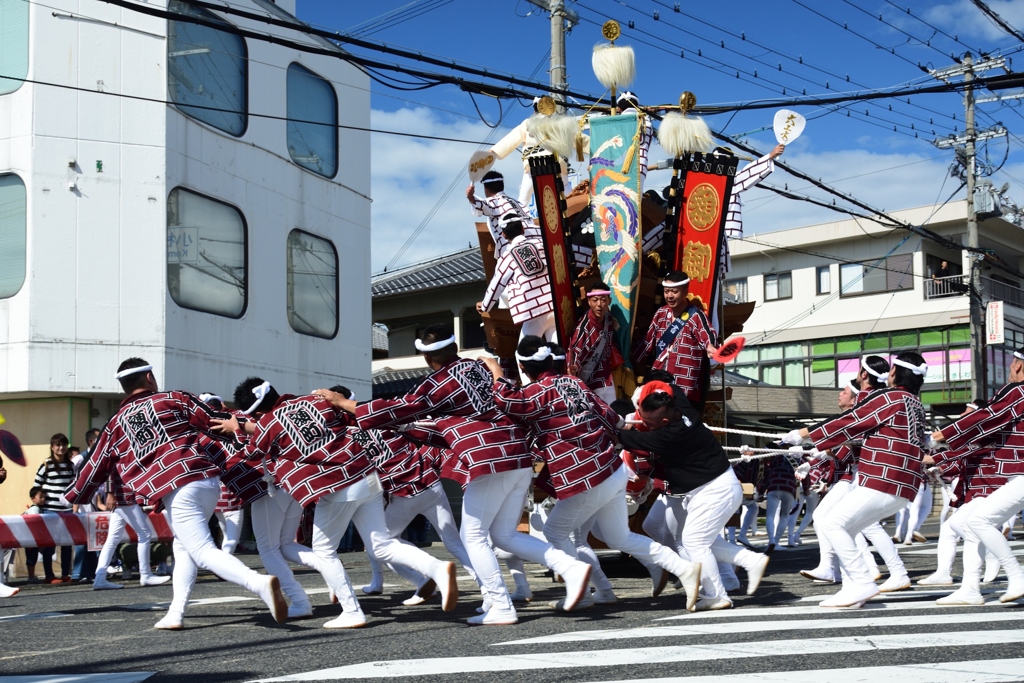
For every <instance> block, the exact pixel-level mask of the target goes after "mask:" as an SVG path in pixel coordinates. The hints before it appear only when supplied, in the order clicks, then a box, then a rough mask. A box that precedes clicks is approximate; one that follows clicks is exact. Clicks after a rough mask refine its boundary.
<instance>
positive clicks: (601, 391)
mask: <svg viewBox="0 0 1024 683" xmlns="http://www.w3.org/2000/svg"><path fill="white" fill-rule="evenodd" d="M594 395H595V396H597V397H598V398H599V399H601V400H602V401H604V402H605V403H607V404H608V405H611V404H612V402H614V401H615V385H614V384H608V385H606V386H603V387H600V388H598V389H594Z"/></svg>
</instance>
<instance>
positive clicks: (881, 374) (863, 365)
mask: <svg viewBox="0 0 1024 683" xmlns="http://www.w3.org/2000/svg"><path fill="white" fill-rule="evenodd" d="M860 366H861V368H863V369H864V372H866V373H868V374H869V375H874V376H875V377H877V378H878V379H885V378H886V377H888V376H889V373H888V372H878V371H877V370H872V369H871V368H869V367H868V358H867V356H865V357H863V358H861V359H860Z"/></svg>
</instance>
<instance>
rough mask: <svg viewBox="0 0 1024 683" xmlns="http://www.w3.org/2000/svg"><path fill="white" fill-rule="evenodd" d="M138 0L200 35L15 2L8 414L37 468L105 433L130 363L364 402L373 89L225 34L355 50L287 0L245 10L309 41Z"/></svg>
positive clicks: (2, 262)
mask: <svg viewBox="0 0 1024 683" xmlns="http://www.w3.org/2000/svg"><path fill="white" fill-rule="evenodd" d="M142 7H145V8H152V9H155V10H157V11H164V10H166V11H170V12H173V13H175V14H178V15H188V16H192V17H196V18H198V19H199V20H200V21H204V22H207V25H203V24H198V23H192V22H188V21H184V20H181V19H174V18H167V17H159V16H148V15H146V14H143V13H140V12H136V11H133V10H129V9H122V8H120V7H118V6H116V5H112V4H108V3H105V2H101V1H99V0H81V1H78V0H75V1H71V0H52V1H51V2H48V3H46V5H45V6H44V5H40V4H36V3H29V2H24V1H23V0H0V76H6V77H12V78H14V79H27V81H26V82H22V81H21V80H10V79H0V414H3V415H4V416H5V417H6V418H7V425H6V426H5V428H6V429H10V430H11V431H14V432H15V433H16V434H18V435H19V436H20V437H21V439H22V441H23V443H25V444H27V445H29V446H30V448H27V449H26V450H27V451H28V452H29V453H30V455H31V456H32V457H34V458H35V457H39V456H40V453H39V452H37V450H38V449H42V451H43V452H45V447H44V446H41V445H40V444H48V443H49V436H50V435H51V434H53V433H54V432H66V433H68V435H69V436H70V437H71V441H72V443H73V444H80V443H81V442H82V438H83V433H84V431H85V429H86V428H87V427H89V426H101V425H102V424H103V422H104V420H105V419H106V418H107V417H108V416H109V415H110V414H111V413H112V411H113V410H114V408H116V405H117V402H118V400H119V399H118V393H119V386H118V384H117V382H116V381H115V380H114V372H115V370H116V368H117V365H118V363H119V362H120V361H121V360H123V359H125V358H127V357H130V356H142V357H144V358H146V359H147V360H149V361H150V362H151V363H153V365H154V367H155V371H156V376H157V379H158V381H159V382H160V384H161V386H165V387H172V388H180V389H185V390H189V391H194V392H200V391H213V392H215V393H218V394H221V395H223V396H225V398H229V397H230V394H231V392H232V390H233V387H234V386H235V384H237V383H238V381H240V380H241V379H243V378H244V377H246V376H248V375H252V374H259V375H262V376H265V377H267V378H268V379H270V380H271V381H273V382H274V383H275V385H277V386H278V387H280V388H281V389H282V390H284V391H288V392H301V391H307V390H310V389H312V388H315V387H317V386H325V385H331V384H336V383H343V384H346V385H348V386H350V387H352V388H353V389H355V390H357V391H360V390H362V392H363V393H366V394H368V393H369V381H370V356H371V350H370V296H369V295H370V291H369V290H370V270H369V263H370V234H369V233H370V197H369V195H370V180H369V163H370V144H369V133H368V132H367V130H366V129H367V128H368V127H369V116H370V102H369V79H368V77H367V76H366V75H365V74H364V73H362V72H360V71H359V70H358V69H356V68H355V67H353V66H351V65H350V64H348V63H346V62H344V61H342V60H341V59H337V58H334V57H332V56H328V55H316V54H310V53H307V52H303V51H301V50H299V49H296V48H293V47H284V46H281V45H274V44H270V43H268V42H265V41H262V40H257V39H253V38H245V37H242V36H239V35H237V33H233V32H232V31H233V30H237V29H235V28H234V27H240V28H244V29H248V30H251V31H255V32H259V33H262V34H273V35H276V36H281V37H284V38H287V39H288V40H291V41H295V42H298V43H302V44H305V45H313V46H315V47H317V48H319V49H324V48H327V49H330V50H333V51H337V52H338V54H339V55H340V54H342V52H341V50H339V49H338V48H336V47H335V46H333V45H332V44H330V43H328V42H327V41H323V40H321V39H319V38H315V37H312V36H309V35H307V34H305V33H303V32H302V28H303V27H302V25H301V24H299V23H298V22H297V20H295V19H294V17H293V13H294V11H295V1H294V0H282V1H281V2H279V3H278V4H276V5H275V4H274V3H272V2H270V1H269V0H238V1H237V2H235V3H233V5H232V7H237V8H240V9H244V10H247V11H249V12H254V13H256V14H259V15H263V16H268V17H272V18H275V19H279V20H285V21H289V22H295V23H296V28H295V29H294V30H291V29H287V28H282V27H275V26H272V25H269V24H266V23H263V22H260V21H257V20H254V19H243V18H240V17H238V16H234V15H228V14H223V15H217V14H216V13H215V12H209V11H206V10H203V9H200V8H198V7H195V6H191V5H189V4H188V3H186V2H182V1H181V0H156V1H153V2H149V3H147V4H145V5H142ZM210 22H213V25H212V26H211V25H209V23H210ZM340 293H343V294H344V296H339V294H340ZM41 399H45V400H41ZM83 445H84V444H83ZM32 469H34V468H32ZM0 512H2V510H0Z"/></svg>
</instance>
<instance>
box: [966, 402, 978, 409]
mask: <svg viewBox="0 0 1024 683" xmlns="http://www.w3.org/2000/svg"><path fill="white" fill-rule="evenodd" d="M964 407H965V408H970V409H971V410H977V409H978V404H977V403H968V404H967V405H966V406H964Z"/></svg>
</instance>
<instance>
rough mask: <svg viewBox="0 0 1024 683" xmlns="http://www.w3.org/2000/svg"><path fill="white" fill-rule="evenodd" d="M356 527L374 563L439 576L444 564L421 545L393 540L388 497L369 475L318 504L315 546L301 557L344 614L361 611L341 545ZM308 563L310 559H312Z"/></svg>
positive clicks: (315, 519)
mask: <svg viewBox="0 0 1024 683" xmlns="http://www.w3.org/2000/svg"><path fill="white" fill-rule="evenodd" d="M349 522H352V523H353V524H355V527H356V530H357V531H358V532H359V536H360V537H361V538H362V539H363V543H364V544H365V545H366V547H367V549H368V550H369V551H370V553H371V555H372V556H373V558H374V559H375V560H377V561H378V562H381V563H385V564H387V563H393V564H400V565H404V566H406V567H408V568H410V569H412V570H414V571H416V572H419V573H420V574H422V575H424V576H429V577H431V578H435V577H439V574H440V569H441V567H442V563H441V562H440V561H439V560H436V559H434V558H433V557H431V556H430V555H428V554H427V553H425V552H423V551H422V550H420V549H419V548H417V547H416V546H413V545H411V544H408V543H402V542H401V541H399V540H398V539H395V538H392V537H391V534H390V533H389V532H388V527H387V523H386V522H385V521H384V495H383V493H382V491H381V486H380V480H379V479H378V478H377V475H376V474H370V475H368V476H366V477H364V478H363V479H361V480H360V481H358V482H356V483H354V484H352V485H351V486H346V487H345V488H343V489H341V490H340V491H335V492H334V493H329V494H327V495H326V496H324V497H322V498H321V499H320V500H319V501H317V504H316V512H315V513H314V514H313V548H312V550H311V551H308V550H304V551H303V552H301V553H300V557H302V560H303V564H306V565H308V566H313V567H315V568H316V570H317V571H319V572H320V573H321V574H322V575H323V577H324V579H325V580H326V581H327V585H329V586H330V587H331V590H333V591H334V594H335V595H336V596H338V602H339V603H341V608H342V610H343V611H345V612H355V611H358V610H359V602H358V601H357V600H356V596H355V593H354V592H353V590H352V584H351V582H349V578H348V574H346V573H345V567H344V565H342V564H341V560H339V559H338V544H339V543H340V542H341V537H342V536H344V535H345V531H347V530H348V524H349ZM307 560H308V561H307Z"/></svg>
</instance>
